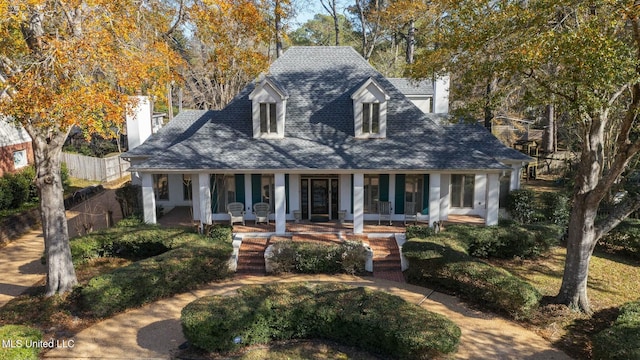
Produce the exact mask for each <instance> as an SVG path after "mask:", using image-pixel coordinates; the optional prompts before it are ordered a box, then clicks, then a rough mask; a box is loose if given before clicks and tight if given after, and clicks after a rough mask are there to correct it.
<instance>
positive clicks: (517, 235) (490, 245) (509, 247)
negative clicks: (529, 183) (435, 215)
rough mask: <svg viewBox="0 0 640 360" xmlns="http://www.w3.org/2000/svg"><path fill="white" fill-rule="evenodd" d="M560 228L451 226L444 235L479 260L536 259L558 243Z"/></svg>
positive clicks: (548, 225) (541, 226)
mask: <svg viewBox="0 0 640 360" xmlns="http://www.w3.org/2000/svg"><path fill="white" fill-rule="evenodd" d="M563 234H564V229H563V228H562V227H560V226H558V225H554V224H540V223H538V224H529V225H519V224H516V223H509V224H507V225H498V226H473V225H451V226H448V227H447V235H448V236H452V237H455V238H457V239H459V240H460V241H461V242H463V243H464V244H466V248H467V250H468V253H469V254H470V255H472V256H475V257H480V258H501V259H510V258H513V257H520V258H525V259H530V258H536V257H539V256H541V255H542V254H544V253H546V252H547V251H549V249H550V248H551V247H552V246H555V245H557V244H558V243H559V242H560V238H561V237H562V235H563Z"/></svg>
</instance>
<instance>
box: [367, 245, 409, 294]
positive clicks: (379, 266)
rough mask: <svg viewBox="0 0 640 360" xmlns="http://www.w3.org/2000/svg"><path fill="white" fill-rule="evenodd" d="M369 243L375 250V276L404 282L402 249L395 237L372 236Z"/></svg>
mask: <svg viewBox="0 0 640 360" xmlns="http://www.w3.org/2000/svg"><path fill="white" fill-rule="evenodd" d="M369 245H370V246H371V250H373V277H375V278H379V279H386V280H392V281H397V282H401V283H404V282H405V280H404V275H402V266H401V265H400V250H399V249H398V244H397V243H396V240H395V238H394V237H393V236H390V237H386V238H370V239H369Z"/></svg>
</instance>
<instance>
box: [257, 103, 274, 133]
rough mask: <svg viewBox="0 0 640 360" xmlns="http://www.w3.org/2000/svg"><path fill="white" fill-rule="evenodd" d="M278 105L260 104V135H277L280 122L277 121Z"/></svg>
mask: <svg viewBox="0 0 640 360" xmlns="http://www.w3.org/2000/svg"><path fill="white" fill-rule="evenodd" d="M276 114H277V113H276V104H275V103H261V104H260V133H261V134H277V133H278V121H277V119H276Z"/></svg>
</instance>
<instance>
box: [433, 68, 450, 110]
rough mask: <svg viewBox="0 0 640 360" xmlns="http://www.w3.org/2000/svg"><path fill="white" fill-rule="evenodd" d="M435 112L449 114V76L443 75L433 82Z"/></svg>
mask: <svg viewBox="0 0 640 360" xmlns="http://www.w3.org/2000/svg"><path fill="white" fill-rule="evenodd" d="M433 112H434V113H436V114H447V113H449V75H443V76H441V77H439V78H437V79H435V80H434V81H433Z"/></svg>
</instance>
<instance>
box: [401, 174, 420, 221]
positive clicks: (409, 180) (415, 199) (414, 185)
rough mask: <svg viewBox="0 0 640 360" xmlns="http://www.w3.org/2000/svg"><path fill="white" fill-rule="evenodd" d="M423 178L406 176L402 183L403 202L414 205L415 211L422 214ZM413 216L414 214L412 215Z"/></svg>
mask: <svg viewBox="0 0 640 360" xmlns="http://www.w3.org/2000/svg"><path fill="white" fill-rule="evenodd" d="M423 181H424V176H423V175H407V176H406V178H405V183H404V201H405V202H412V203H415V204H416V207H415V210H416V211H417V212H419V213H422V210H423V206H422V192H423V189H424V186H423ZM413 215H415V214H413Z"/></svg>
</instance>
